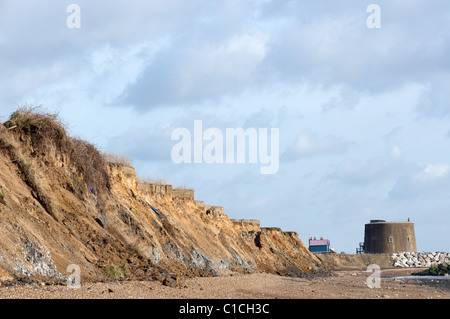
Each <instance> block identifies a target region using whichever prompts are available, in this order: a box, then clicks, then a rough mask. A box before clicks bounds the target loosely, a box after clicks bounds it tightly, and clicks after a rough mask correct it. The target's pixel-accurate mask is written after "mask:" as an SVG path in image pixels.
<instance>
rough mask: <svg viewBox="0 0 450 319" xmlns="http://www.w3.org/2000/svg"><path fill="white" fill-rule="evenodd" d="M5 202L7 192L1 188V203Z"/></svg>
mask: <svg viewBox="0 0 450 319" xmlns="http://www.w3.org/2000/svg"><path fill="white" fill-rule="evenodd" d="M4 202H5V192H4V191H1V190H0V203H4Z"/></svg>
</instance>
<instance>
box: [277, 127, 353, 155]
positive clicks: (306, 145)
mask: <svg viewBox="0 0 450 319" xmlns="http://www.w3.org/2000/svg"><path fill="white" fill-rule="evenodd" d="M350 144H351V143H349V142H346V141H344V140H342V139H340V138H338V137H336V136H326V137H318V136H317V135H316V134H314V133H313V132H310V131H303V132H301V133H300V134H299V135H298V136H297V138H296V140H295V142H294V144H293V145H291V147H289V148H288V150H287V151H286V153H285V156H286V158H287V159H298V158H302V157H309V156H316V155H330V154H340V153H343V152H345V151H346V150H347V149H348V148H349V147H350Z"/></svg>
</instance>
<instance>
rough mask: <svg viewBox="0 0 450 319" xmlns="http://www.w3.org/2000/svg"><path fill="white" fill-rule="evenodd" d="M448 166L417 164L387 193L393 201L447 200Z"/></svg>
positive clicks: (448, 187)
mask: <svg viewBox="0 0 450 319" xmlns="http://www.w3.org/2000/svg"><path fill="white" fill-rule="evenodd" d="M449 173H450V165H448V164H417V165H416V166H415V167H414V169H411V170H410V171H408V172H407V174H404V175H403V176H402V177H401V178H400V179H399V180H398V181H397V183H396V184H395V185H394V186H393V187H392V189H391V191H390V192H389V198H391V199H395V200H405V199H407V200H410V199H415V200H436V199H440V200H448V198H449V195H450V174H449Z"/></svg>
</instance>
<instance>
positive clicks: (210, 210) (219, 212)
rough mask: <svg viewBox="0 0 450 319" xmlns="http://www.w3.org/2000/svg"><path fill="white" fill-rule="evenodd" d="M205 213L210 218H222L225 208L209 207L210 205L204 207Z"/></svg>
mask: <svg viewBox="0 0 450 319" xmlns="http://www.w3.org/2000/svg"><path fill="white" fill-rule="evenodd" d="M205 213H206V215H211V216H217V217H218V216H224V215H225V208H223V207H221V206H211V205H205Z"/></svg>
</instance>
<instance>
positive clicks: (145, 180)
mask: <svg viewBox="0 0 450 319" xmlns="http://www.w3.org/2000/svg"><path fill="white" fill-rule="evenodd" d="M136 180H137V182H138V183H142V184H152V185H171V183H170V182H169V181H167V180H165V179H163V178H152V177H142V176H138V177H137V178H136Z"/></svg>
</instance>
